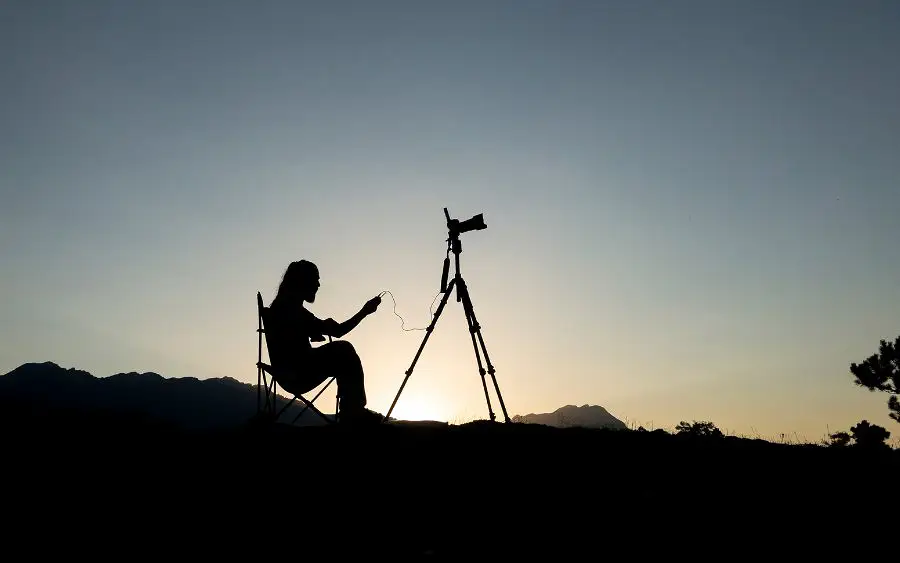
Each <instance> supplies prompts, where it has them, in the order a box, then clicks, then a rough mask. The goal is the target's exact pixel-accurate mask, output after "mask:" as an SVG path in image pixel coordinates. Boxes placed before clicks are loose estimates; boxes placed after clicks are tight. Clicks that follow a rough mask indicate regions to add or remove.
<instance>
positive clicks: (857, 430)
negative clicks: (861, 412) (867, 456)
mask: <svg viewBox="0 0 900 563" xmlns="http://www.w3.org/2000/svg"><path fill="white" fill-rule="evenodd" d="M850 432H851V433H852V434H853V441H854V442H855V444H856V445H857V446H859V447H860V448H866V449H881V448H888V447H890V446H888V445H887V444H886V443H885V442H886V441H887V439H888V438H890V437H891V433H890V432H888V431H887V430H886V429H885V428H882V427H881V426H878V425H877V424H869V421H867V420H863V421H861V422H860V423H859V424H857V425H856V426H854V427H853V428H851V429H850Z"/></svg>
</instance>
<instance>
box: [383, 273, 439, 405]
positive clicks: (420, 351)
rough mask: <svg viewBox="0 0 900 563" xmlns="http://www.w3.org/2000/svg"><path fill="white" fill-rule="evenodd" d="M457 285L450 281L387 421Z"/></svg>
mask: <svg viewBox="0 0 900 563" xmlns="http://www.w3.org/2000/svg"><path fill="white" fill-rule="evenodd" d="M455 283H456V280H455V279H453V280H450V284H449V285H448V286H447V291H445V292H444V296H443V297H442V298H441V304H440V305H438V308H437V311H435V313H434V318H433V319H432V320H431V324H430V325H428V328H427V329H425V338H423V339H422V343H421V344H420V345H419V350H418V351H417V352H416V355H415V357H414V358H413V361H412V363H411V364H410V366H409V369H408V370H406V377H404V378H403V383H401V384H400V389H398V390H397V395H396V396H395V397H394V402H392V403H391V408H389V409H388V411H387V414H385V415H384V420H385V421H386V420H387V419H388V418H389V417H390V416H391V413H392V412H393V411H394V407H395V406H396V405H397V399H399V398H400V393H402V392H403V388H404V387H406V382H407V381H408V380H409V376H411V375H412V372H413V369H414V368H415V367H416V362H418V361H419V356H420V355H421V354H422V350H423V349H424V348H425V343H426V342H428V338H429V337H430V336H431V333H432V332H433V331H434V326H435V325H436V324H437V322H438V318H440V316H441V312H443V310H444V306H445V305H447V299H448V298H449V297H450V294H451V293H453V285H454V284H455Z"/></svg>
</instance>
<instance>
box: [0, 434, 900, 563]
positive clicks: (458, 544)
mask: <svg viewBox="0 0 900 563" xmlns="http://www.w3.org/2000/svg"><path fill="white" fill-rule="evenodd" d="M4 423H5V424H4V426H3V429H4V432H3V436H2V437H3V440H4V442H3V443H4V446H3V447H4V449H3V452H2V455H3V468H4V469H3V471H4V473H5V476H4V478H3V479H2V483H3V487H4V488H3V501H4V507H3V513H4V516H5V521H4V522H5V523H4V526H3V532H4V543H3V545H4V546H5V548H6V550H7V551H10V552H12V551H15V550H14V548H13V547H12V546H13V545H15V544H20V545H21V548H22V549H24V550H25V551H24V552H18V551H16V553H24V554H27V556H29V557H30V556H37V555H44V556H47V557H53V556H65V557H70V558H77V557H79V556H81V555H84V556H88V557H92V558H93V559H105V558H107V556H109V557H113V558H115V559H117V560H121V559H129V560H131V559H141V560H143V559H159V558H160V557H165V558H166V559H176V560H180V559H196V558H198V557H205V558H206V557H208V558H212V557H217V558H218V557H222V556H223V555H228V556H230V557H229V558H239V559H240V560H246V559H248V558H252V559H253V560H258V559H273V560H274V559H281V558H287V559H300V560H302V559H309V558H310V557H314V558H315V559H322V558H337V559H338V560H347V559H354V560H360V559H365V560H376V559H377V560H382V559H384V558H385V557H389V558H391V560H395V559H397V558H406V557H413V558H419V557H424V558H432V559H433V558H448V559H453V560H475V559H478V560H480V559H482V558H484V557H490V558H492V559H495V558H497V557H500V558H503V560H511V559H515V560H519V559H529V560H531V559H537V558H539V559H548V558H550V559H552V560H561V559H570V558H572V557H578V558H585V557H587V558H590V559H592V560H600V559H610V558H615V559H623V558H624V559H627V560H634V559H641V558H644V557H654V558H656V557H660V556H665V557H667V558H681V557H682V556H687V557H692V558H696V557H707V556H712V557H714V558H715V559H716V560H726V559H727V560H734V559H739V558H743V556H754V557H756V556H765V557H767V558H775V559H781V558H784V557H788V556H792V555H793V556H807V557H808V556H813V555H815V556H820V555H823V554H826V553H835V554H836V552H835V551H834V550H835V549H843V548H844V547H846V546H849V548H850V549H851V550H853V551H854V554H855V555H857V556H863V555H864V552H869V551H874V552H878V553H880V554H881V556H884V555H886V554H890V553H891V552H893V555H896V551H897V548H896V547H893V543H894V539H893V536H894V534H895V532H896V530H897V522H898V519H900V513H898V504H897V503H898V501H897V499H898V496H897V487H898V483H900V479H898V478H900V453H898V452H896V451H892V452H891V451H889V452H884V453H866V452H862V451H857V450H854V449H841V450H838V449H826V448H821V447H814V446H808V447H803V446H788V445H779V444H771V443H768V442H763V441H758V440H757V441H753V440H742V439H731V438H726V439H724V440H697V439H683V438H682V437H677V436H672V435H669V434H665V433H662V432H656V433H645V432H641V433H638V432H632V431H619V432H613V431H591V430H582V429H566V430H562V429H553V428H549V427H542V426H534V425H509V424H501V423H487V422H485V423H478V422H475V423H470V424H466V425H460V426H449V427H444V428H416V427H387V426H383V427H378V428H373V429H367V430H355V431H351V430H348V429H341V428H336V427H329V428H289V427H250V426H248V427H247V428H241V429H236V430H233V431H227V432H217V433H207V434H190V433H181V432H177V431H175V430H172V429H166V428H162V427H154V426H149V425H146V424H143V423H140V422H139V421H119V422H117V423H114V424H111V423H110V422H109V421H108V420H105V419H103V418H102V417H99V416H98V417H95V418H92V419H68V420H65V419H63V420H60V419H59V418H56V419H53V417H43V418H40V419H37V418H33V417H32V418H28V417H24V418H23V417H21V416H19V417H17V418H15V419H14V420H10V417H6V419H4ZM842 546H843V547H842ZM888 557H889V558H890V557H891V556H890V555H888ZM9 560H10V561H12V560H13V559H9ZM495 560H496V559H495Z"/></svg>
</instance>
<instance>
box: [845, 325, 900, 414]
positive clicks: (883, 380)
mask: <svg viewBox="0 0 900 563" xmlns="http://www.w3.org/2000/svg"><path fill="white" fill-rule="evenodd" d="M850 373H852V374H853V375H854V376H855V379H854V381H853V382H854V383H855V384H857V385H859V386H860V387H865V388H867V389H869V390H870V391H883V392H886V393H889V394H890V395H891V396H890V398H888V409H889V410H890V411H891V414H890V417H891V418H892V419H894V420H895V421H897V422H900V400H898V399H897V394H898V393H900V336H898V337H897V339H896V340H894V341H893V342H888V341H887V340H883V339H882V340H881V341H880V345H879V347H878V352H877V353H875V354H872V355H871V356H869V357H868V358H866V359H865V361H863V362H862V363H860V364H857V363H855V362H854V363H851V364H850Z"/></svg>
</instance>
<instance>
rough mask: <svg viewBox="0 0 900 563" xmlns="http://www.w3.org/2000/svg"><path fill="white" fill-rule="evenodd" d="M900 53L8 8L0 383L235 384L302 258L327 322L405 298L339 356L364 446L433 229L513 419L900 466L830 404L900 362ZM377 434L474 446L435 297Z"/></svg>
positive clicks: (603, 8) (507, 12) (449, 9)
mask: <svg viewBox="0 0 900 563" xmlns="http://www.w3.org/2000/svg"><path fill="white" fill-rule="evenodd" d="M898 32H900V5H898V4H897V3H895V2H876V1H863V2H853V3H851V2H840V1H829V0H822V1H815V2H812V1H809V2H774V1H773V2H763V1H759V2H714V1H711V0H710V1H685V2H677V3H676V2H647V1H643V0H629V1H628V2H622V1H619V2H616V1H586V0H585V1H560V2H550V1H530V0H516V1H500V0H489V1H481V2H470V1H457V2H433V1H424V2H422V1H412V0H410V1H405V2H399V1H393V0H384V1H381V2H364V1H358V2H346V1H329V2H325V1H322V2H301V1H287V0H285V1H269V0H255V1H253V2H249V1H246V2H236V1H231V0H217V1H212V0H208V1H200V0H187V1H179V2H174V1H170V0H154V1H152V2H151V1H142V2H113V1H111V0H109V1H99V0H84V1H82V2H50V1H45V0H28V1H24V0H18V1H16V0H13V1H10V0H6V1H3V2H0V53H2V55H0V86H2V88H0V131H2V134H0V204H2V205H0V256H2V261H3V268H2V271H0V291H2V292H3V295H4V298H3V299H2V301H0V330H2V334H3V338H2V339H0V373H6V372H8V371H11V370H13V369H15V368H16V367H18V366H19V365H21V364H23V363H26V362H42V361H53V362H56V363H58V364H60V365H61V366H63V367H75V368H78V369H83V370H87V371H89V372H91V373H93V374H94V375H96V376H106V375H112V374H114V373H119V372H131V371H138V372H144V371H152V372H156V373H160V374H162V375H164V376H166V377H197V378H200V379H206V378H212V377H224V376H227V377H233V378H235V379H238V380H240V381H244V382H247V383H255V382H256V377H257V373H256V367H255V364H256V361H257V351H258V350H257V338H256V332H255V331H256V328H257V311H256V292H257V291H259V292H261V294H262V296H263V299H264V300H265V302H266V303H268V302H269V301H270V300H271V299H272V298H273V297H274V294H275V290H276V288H277V285H278V282H279V281H280V278H281V275H282V274H283V272H284V270H285V268H286V267H287V265H288V264H289V263H290V262H291V261H293V260H299V259H307V260H311V261H313V262H314V263H316V264H317V265H318V267H319V270H320V275H321V284H322V286H321V288H320V291H319V294H318V298H317V299H316V302H315V303H312V304H308V305H307V307H308V308H309V309H310V310H311V311H313V312H314V313H315V314H317V315H318V316H320V317H322V318H328V317H332V318H335V319H337V320H344V319H346V318H347V317H350V316H351V315H353V314H354V313H356V312H357V311H358V310H359V309H360V308H361V307H362V305H363V304H364V303H365V302H366V301H367V300H368V299H370V298H371V297H373V296H375V295H377V294H378V293H380V292H382V291H390V292H391V293H390V294H386V295H385V297H384V299H383V301H382V304H381V306H380V307H379V309H378V311H377V312H376V313H375V314H373V315H371V316H369V317H367V318H366V319H365V320H364V321H363V322H362V323H361V324H360V325H359V327H357V328H356V330H354V331H353V332H351V333H350V334H348V335H346V336H345V337H344V339H345V340H349V341H350V342H351V343H352V344H353V345H354V347H355V348H356V350H357V352H358V353H359V355H360V358H361V359H362V361H363V365H364V369H365V373H366V384H367V391H368V395H369V407H370V408H372V409H373V410H377V411H379V412H382V413H384V412H386V411H387V409H388V408H389V406H390V404H391V401H392V400H393V398H394V396H395V395H396V393H397V391H398V389H399V386H400V384H401V382H402V380H403V378H404V372H405V371H406V370H407V369H409V367H410V364H411V362H412V360H413V357H414V356H415V354H416V351H417V350H418V348H419V346H420V344H421V342H422V339H423V337H424V335H425V333H424V332H423V331H421V330H404V329H411V328H424V327H425V326H427V325H428V324H429V322H430V321H431V312H430V308H431V306H432V304H433V303H434V306H435V307H436V298H437V297H439V294H438V292H439V290H440V276H441V267H442V262H443V259H444V256H445V253H446V247H447V243H446V238H447V225H446V220H445V217H444V212H443V209H444V208H445V207H446V208H448V211H449V213H450V215H451V216H452V217H454V218H459V219H466V218H469V217H471V216H473V215H476V214H478V213H482V214H483V217H484V221H485V223H486V225H487V228H486V229H484V230H478V231H471V232H468V233H464V234H463V235H462V237H461V239H462V253H461V254H460V262H461V268H460V274H461V275H462V276H463V279H464V280H465V281H466V284H467V286H468V288H469V291H470V294H471V297H472V302H473V305H474V310H475V314H476V317H477V319H478V321H479V322H480V324H481V327H482V335H483V337H484V341H485V345H486V348H487V350H488V353H489V356H490V359H491V362H492V364H493V365H494V367H495V369H496V375H497V379H498V383H499V386H500V390H501V392H502V394H503V399H504V401H505V404H506V406H507V410H508V412H509V414H510V416H513V415H515V414H526V413H530V412H551V411H553V410H555V409H557V408H559V407H561V406H563V405H567V404H576V405H583V404H596V405H602V406H603V407H605V408H606V409H607V410H609V411H610V412H611V413H612V414H613V415H615V416H616V417H618V418H620V419H621V420H623V421H625V422H626V423H628V424H629V425H632V426H637V425H643V426H645V427H647V428H672V427H674V425H676V424H677V423H678V422H679V421H681V420H686V421H691V420H710V421H713V422H714V423H716V424H717V425H718V426H719V427H720V428H722V429H723V430H724V431H728V432H730V433H735V434H740V435H751V436H762V437H767V438H779V439H781V438H782V435H783V439H793V438H798V439H806V440H820V439H822V438H823V437H824V436H825V434H826V433H828V432H834V431H836V430H839V429H840V430H845V429H847V428H849V427H850V426H851V425H853V424H855V423H856V422H858V421H859V420H861V419H867V420H869V421H870V422H873V423H877V424H881V425H882V426H885V427H886V428H888V429H889V430H891V431H892V432H893V433H895V434H898V433H900V429H898V428H897V426H896V423H894V422H893V421H891V420H890V419H889V418H888V416H887V414H888V409H887V406H886V402H887V398H888V396H887V395H886V394H883V393H872V392H869V391H867V390H865V389H862V388H859V387H857V386H855V385H854V384H853V377H852V375H851V374H850V372H849V365H850V363H851V362H861V361H862V360H864V359H865V358H866V357H868V356H869V355H870V354H872V353H874V352H876V351H877V349H878V342H879V340H880V339H882V338H885V339H893V338H895V337H896V336H897V335H900V261H898V260H897V259H896V256H897V252H896V249H897V241H898V240H900V221H897V214H898V210H900V157H898V154H900V105H898V104H897V100H900V67H898V65H897V55H898V53H900V33H898ZM451 274H452V272H451ZM395 312H396V315H395ZM397 315H399V317H402V319H401V318H398V316H397ZM264 354H265V352H264ZM324 404H325V405H328V404H330V401H329V400H325V403H324ZM492 404H493V406H494V409H495V411H496V412H498V413H500V409H499V406H498V404H497V401H496V396H495V395H494V394H493V392H492ZM323 408H326V407H323ZM328 408H330V407H327V408H326V410H328ZM393 415H394V416H397V417H405V418H435V419H441V420H447V421H451V422H462V421H466V420H472V419H476V418H485V417H486V416H487V405H486V402H485V397H484V393H483V390H482V386H481V381H480V376H479V374H478V367H477V365H476V362H475V353H474V350H473V347H472V342H471V340H470V335H469V333H468V329H467V327H466V323H465V317H464V314H463V310H462V306H461V304H460V303H457V301H456V299H455V297H452V298H451V299H450V300H449V302H448V304H447V306H446V308H445V309H444V311H443V312H442V314H441V316H440V317H439V319H438V322H437V324H436V327H435V330H434V332H433V333H432V335H431V337H430V339H429V340H428V342H427V343H426V345H425V348H424V349H423V351H422V354H421V356H420V358H419V360H418V363H417V364H416V366H415V369H414V371H413V374H412V375H411V377H410V379H409V382H408V383H407V386H406V388H405V389H404V390H403V393H402V394H401V396H400V398H399V401H398V403H397V407H396V408H395V410H394V413H393ZM499 418H500V419H501V420H502V414H499Z"/></svg>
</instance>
